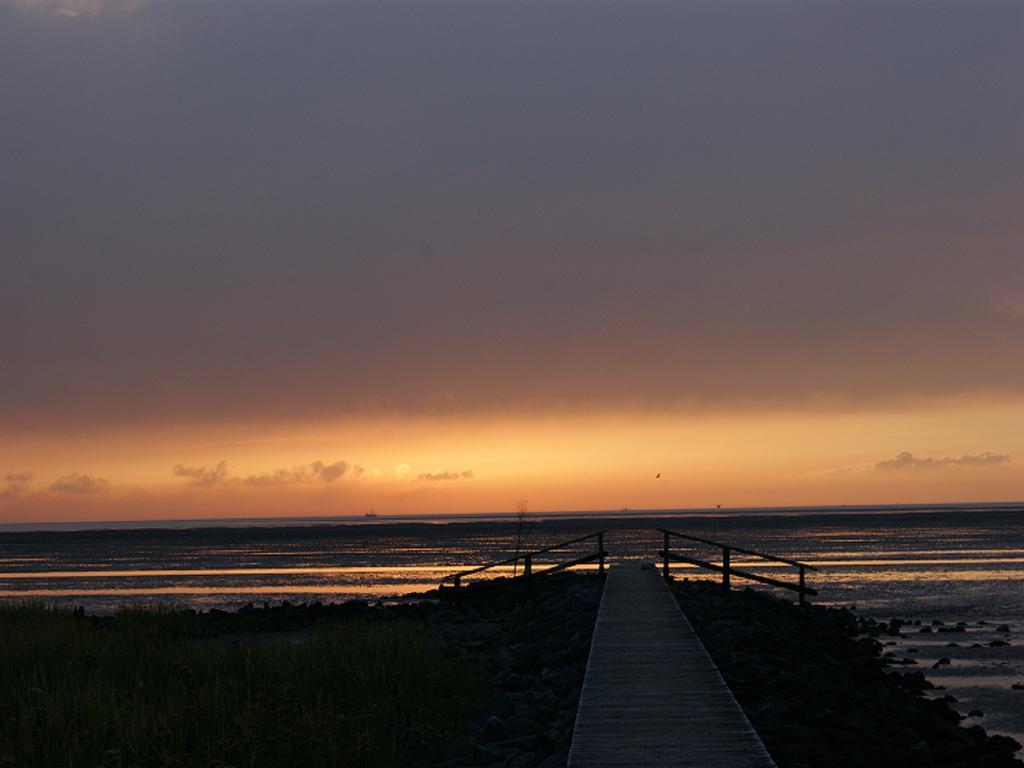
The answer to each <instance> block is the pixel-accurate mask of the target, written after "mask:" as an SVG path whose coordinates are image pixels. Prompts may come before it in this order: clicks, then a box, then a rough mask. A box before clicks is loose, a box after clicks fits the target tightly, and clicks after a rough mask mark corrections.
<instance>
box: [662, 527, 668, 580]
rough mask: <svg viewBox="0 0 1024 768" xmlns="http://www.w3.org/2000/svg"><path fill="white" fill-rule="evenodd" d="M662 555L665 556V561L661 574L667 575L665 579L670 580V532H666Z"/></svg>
mask: <svg viewBox="0 0 1024 768" xmlns="http://www.w3.org/2000/svg"><path fill="white" fill-rule="evenodd" d="M662 556H663V557H664V558H665V563H664V565H662V571H661V575H662V576H664V577H665V581H668V533H666V534H665V549H664V550H662Z"/></svg>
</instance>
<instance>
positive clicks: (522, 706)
mask: <svg viewBox="0 0 1024 768" xmlns="http://www.w3.org/2000/svg"><path fill="white" fill-rule="evenodd" d="M602 584H603V580H602V579H601V578H600V577H598V576H588V575H582V576H581V575H570V574H559V575H555V576H542V577H537V578H534V579H533V580H532V581H531V583H529V584H526V583H522V582H521V583H517V584H509V583H508V582H506V581H505V580H499V581H496V582H491V583H488V584H481V585H478V586H475V587H468V588H466V589H464V590H463V591H462V594H461V595H460V597H459V598H458V599H457V600H454V601H451V602H446V603H444V604H442V605H441V606H440V607H439V609H438V610H437V611H434V612H433V613H431V615H430V618H429V620H430V622H431V623H432V624H433V625H434V626H435V627H436V628H437V631H438V632H439V634H440V635H441V637H442V638H443V639H444V643H445V646H446V648H447V649H448V651H449V652H450V653H452V654H453V655H454V656H456V657H457V658H458V659H459V660H460V661H463V662H464V663H465V664H467V665H470V666H473V667H475V668H477V669H479V670H480V671H481V673H482V674H483V675H485V676H486V678H487V680H488V681H489V686H490V688H491V689H492V690H493V692H494V696H493V701H492V704H491V706H490V707H489V708H488V710H487V712H485V713H484V714H483V715H482V716H480V717H478V718H476V719H474V720H473V721H472V722H470V723H469V725H468V727H467V728H466V732H465V734H464V735H463V736H462V737H461V738H460V739H458V740H457V741H456V743H455V744H453V746H452V754H453V757H452V758H451V759H449V760H447V761H445V762H443V763H441V764H440V765H439V766H438V768H462V767H463V766H491V767H493V768H497V767H498V766H507V767H508V768H520V767H521V768H560V767H561V766H564V765H565V760H566V756H567V755H568V752H569V745H570V743H571V740H572V730H573V725H574V723H575V719H576V707H577V705H578V704H579V697H580V690H581V688H582V685H583V676H584V673H585V672H586V666H587V656H588V654H589V652H590V638H591V635H592V634H593V629H594V621H595V619H596V617H597V608H598V605H599V604H600V601H601V589H602Z"/></svg>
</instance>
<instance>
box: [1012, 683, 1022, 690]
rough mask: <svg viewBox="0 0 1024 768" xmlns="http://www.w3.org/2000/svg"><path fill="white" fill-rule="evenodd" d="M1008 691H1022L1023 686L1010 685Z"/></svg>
mask: <svg viewBox="0 0 1024 768" xmlns="http://www.w3.org/2000/svg"><path fill="white" fill-rule="evenodd" d="M1010 690H1013V691H1024V684H1022V683H1012V684H1011V685H1010Z"/></svg>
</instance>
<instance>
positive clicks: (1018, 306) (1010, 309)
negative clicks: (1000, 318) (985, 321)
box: [993, 299, 1024, 320]
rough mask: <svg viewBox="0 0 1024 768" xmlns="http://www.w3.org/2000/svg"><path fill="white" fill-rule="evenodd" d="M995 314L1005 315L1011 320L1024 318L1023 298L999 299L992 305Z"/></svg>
mask: <svg viewBox="0 0 1024 768" xmlns="http://www.w3.org/2000/svg"><path fill="white" fill-rule="evenodd" d="M993 309H994V310H995V313H996V314H997V315H1005V316H1006V317H1009V318H1012V319H1013V320H1024V300H1022V299H999V300H997V301H996V302H995V304H994V305H993Z"/></svg>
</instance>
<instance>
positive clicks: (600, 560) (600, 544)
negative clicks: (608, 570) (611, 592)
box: [597, 533, 604, 573]
mask: <svg viewBox="0 0 1024 768" xmlns="http://www.w3.org/2000/svg"><path fill="white" fill-rule="evenodd" d="M597 572H598V573H604V533H599V534H597Z"/></svg>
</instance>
